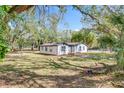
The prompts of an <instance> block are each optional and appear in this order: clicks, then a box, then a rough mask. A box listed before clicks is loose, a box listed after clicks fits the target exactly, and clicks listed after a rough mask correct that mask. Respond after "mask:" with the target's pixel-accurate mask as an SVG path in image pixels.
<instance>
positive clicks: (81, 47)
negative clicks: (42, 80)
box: [40, 44, 87, 55]
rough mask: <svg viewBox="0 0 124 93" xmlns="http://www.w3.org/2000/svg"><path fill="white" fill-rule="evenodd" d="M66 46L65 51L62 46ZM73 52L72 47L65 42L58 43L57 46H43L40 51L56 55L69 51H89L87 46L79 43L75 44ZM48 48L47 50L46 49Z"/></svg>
mask: <svg viewBox="0 0 124 93" xmlns="http://www.w3.org/2000/svg"><path fill="white" fill-rule="evenodd" d="M63 46H65V51H62V47H63ZM73 47H74V48H73V52H72V51H71V47H70V46H68V45H65V44H58V45H56V46H41V47H40V52H41V53H44V54H54V55H64V54H69V53H83V52H87V46H86V45H84V44H78V45H76V46H73ZM45 48H47V51H46V49H45Z"/></svg>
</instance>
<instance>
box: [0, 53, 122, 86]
mask: <svg viewBox="0 0 124 93" xmlns="http://www.w3.org/2000/svg"><path fill="white" fill-rule="evenodd" d="M102 63H104V64H107V65H108V66H114V65H116V62H115V59H114V54H110V53H84V54H81V55H76V56H52V55H42V54H40V53H39V52H37V51H34V52H30V51H23V52H17V53H8V54H7V56H6V59H5V60H4V62H1V63H0V87H114V86H113V85H112V84H111V81H115V77H113V74H112V73H107V74H105V73H104V74H103V73H102V74H94V73H93V74H89V73H87V71H88V70H89V69H92V70H93V71H95V72H100V71H104V68H103V65H102ZM116 80H117V79H116ZM121 80H122V79H121ZM117 81H120V79H119V80H117ZM122 81H123V80H122Z"/></svg>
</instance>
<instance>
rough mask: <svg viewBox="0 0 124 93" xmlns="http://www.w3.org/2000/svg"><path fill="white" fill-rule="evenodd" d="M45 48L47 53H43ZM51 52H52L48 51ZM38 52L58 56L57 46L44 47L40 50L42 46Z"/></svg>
mask: <svg viewBox="0 0 124 93" xmlns="http://www.w3.org/2000/svg"><path fill="white" fill-rule="evenodd" d="M45 47H47V51H45ZM50 50H52V51H50ZM40 52H41V53H44V54H54V55H57V54H58V46H44V47H43V48H42V46H41V47H40Z"/></svg>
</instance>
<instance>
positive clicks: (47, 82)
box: [0, 65, 100, 88]
mask: <svg viewBox="0 0 124 93" xmlns="http://www.w3.org/2000/svg"><path fill="white" fill-rule="evenodd" d="M1 80H2V81H4V83H2V85H0V86H6V85H9V86H10V87H12V86H16V87H18V85H22V87H29V88H30V87H34V88H35V87H37V88H44V87H58V88H59V87H61V88H63V87H65V88H66V87H76V88H82V87H96V86H95V84H96V83H100V81H97V80H88V79H86V78H83V76H82V75H81V74H77V75H71V76H68V75H38V74H36V73H34V72H30V71H29V70H24V71H23V70H22V69H18V68H15V67H14V66H12V65H4V66H1V67H0V81H1Z"/></svg>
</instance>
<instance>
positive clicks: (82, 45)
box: [76, 44, 87, 53]
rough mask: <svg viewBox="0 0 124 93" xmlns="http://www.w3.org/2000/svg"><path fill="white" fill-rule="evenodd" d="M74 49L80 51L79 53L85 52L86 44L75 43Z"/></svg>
mask: <svg viewBox="0 0 124 93" xmlns="http://www.w3.org/2000/svg"><path fill="white" fill-rule="evenodd" d="M80 48H81V49H80ZM76 51H77V52H80V53H83V52H87V46H86V45H84V44H79V45H77V49H76Z"/></svg>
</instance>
